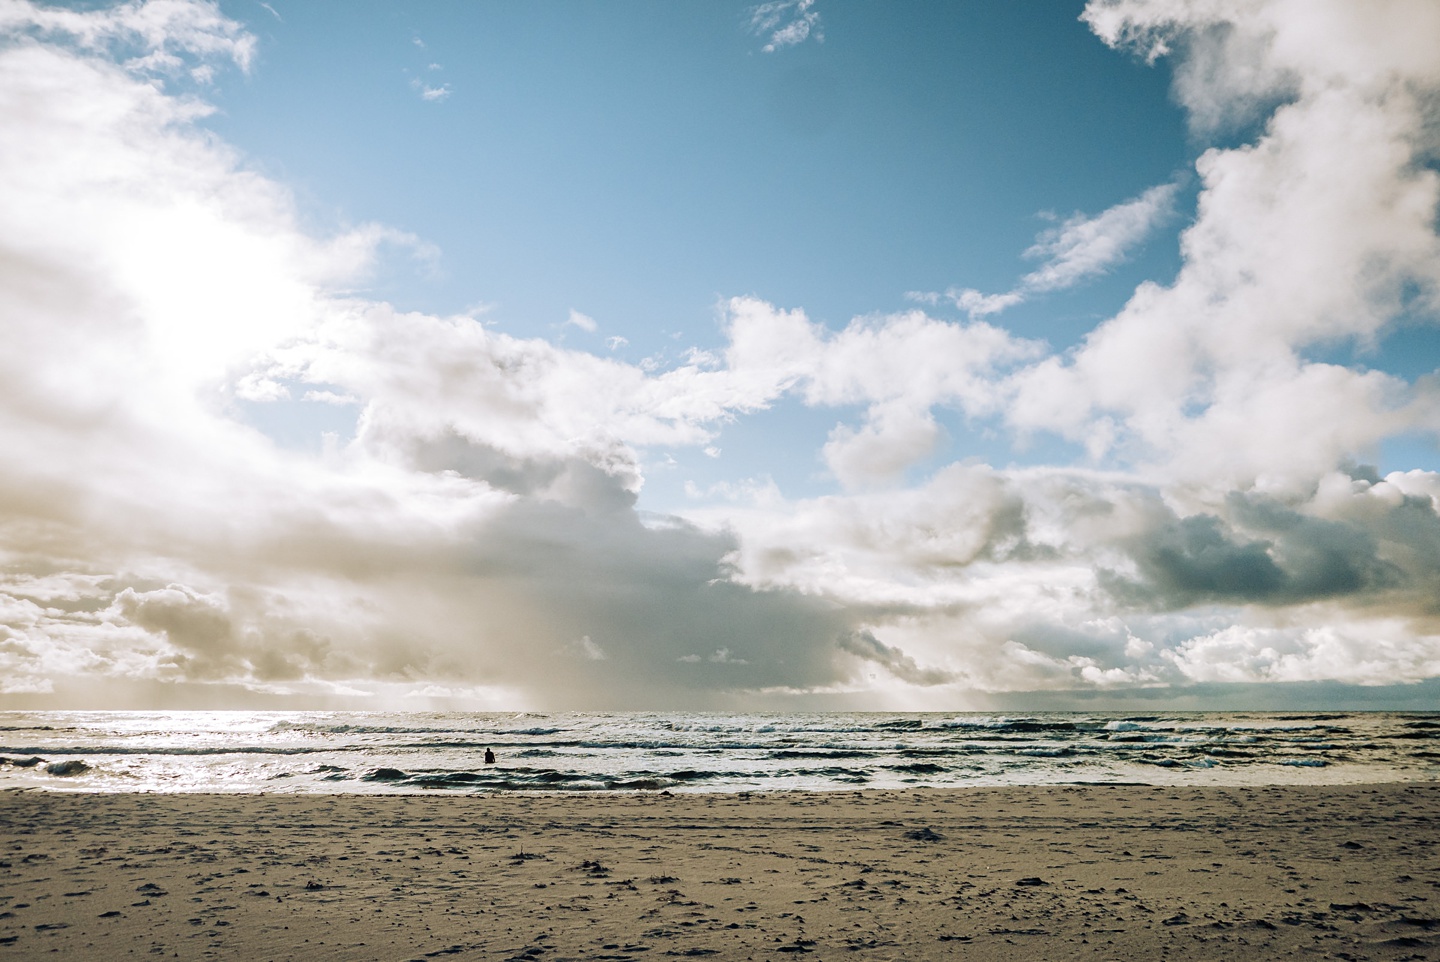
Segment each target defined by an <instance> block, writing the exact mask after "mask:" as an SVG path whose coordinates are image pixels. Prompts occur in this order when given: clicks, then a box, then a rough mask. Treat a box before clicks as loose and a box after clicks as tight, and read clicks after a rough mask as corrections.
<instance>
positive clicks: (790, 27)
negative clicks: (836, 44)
mask: <svg viewBox="0 0 1440 962" xmlns="http://www.w3.org/2000/svg"><path fill="white" fill-rule="evenodd" d="M814 6H815V0H771V2H768V3H762V4H759V5H758V6H754V7H751V8H750V10H749V11H748V12H749V14H750V24H749V28H750V32H751V33H753V34H756V35H757V36H765V35H768V37H767V39H766V43H765V46H764V47H762V48H761V49H762V50H764V51H765V52H766V53H774V52H775V51H777V50H781V49H783V48H785V47H793V46H795V45H796V44H801V43H804V42H805V41H806V40H808V39H811V38H814V40H815V42H816V43H822V42H824V40H825V35H824V33H823V32H822V31H821V28H820V11H818V10H815V9H813V8H814Z"/></svg>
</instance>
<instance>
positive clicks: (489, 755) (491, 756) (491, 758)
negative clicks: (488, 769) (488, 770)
mask: <svg viewBox="0 0 1440 962" xmlns="http://www.w3.org/2000/svg"><path fill="white" fill-rule="evenodd" d="M485 764H486V765H494V764H495V753H494V752H492V751H491V750H490V749H488V748H487V749H485Z"/></svg>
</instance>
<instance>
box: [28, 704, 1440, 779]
mask: <svg viewBox="0 0 1440 962" xmlns="http://www.w3.org/2000/svg"><path fill="white" fill-rule="evenodd" d="M487 748H488V749H491V750H493V751H494V752H495V753H496V756H497V760H496V763H495V764H493V765H486V764H485V763H484V753H485V750H486V749H487ZM0 759H3V761H0V789H14V788H44V789H51V790H63V791H91V792H134V791H158V792H286V793H366V794H386V793H415V792H447V793H463V792H521V791H536V790H540V791H549V792H568V791H639V792H643V791H686V792H742V791H748V792H753V791H777V790H798V789H803V790H812V791H813V790H834V789H846V790H855V789H901V788H920V787H932V788H953V787H962V786H984V785H1050V784H1097V783H1139V784H1151V785H1278V784H1297V783H1309V784H1342V783H1350V784H1353V783H1380V782H1395V781H1434V780H1437V779H1440V713H1414V712H1411V713H1391V712H1333V713H1331V712H1327V713H1319V714H1304V713H1293V712H1288V713H1235V712H1167V713H1147V714H1127V713H1084V714H1078V713H1059V712H1057V713H1037V714H1024V715H984V714H967V713H816V714H811V713H790V714H723V713H665V712H660V713H632V712H624V713H618V712H617V713H600V712H587V713H556V714H535V713H471V712H453V713H409V712H407V713H388V712H192V711H185V712H102V711H92V712H0Z"/></svg>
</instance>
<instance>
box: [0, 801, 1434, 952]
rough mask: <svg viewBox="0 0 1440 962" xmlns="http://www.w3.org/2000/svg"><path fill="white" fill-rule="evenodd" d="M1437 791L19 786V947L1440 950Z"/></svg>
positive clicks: (14, 838)
mask: <svg viewBox="0 0 1440 962" xmlns="http://www.w3.org/2000/svg"><path fill="white" fill-rule="evenodd" d="M1437 814H1440V786H1437V785H1430V784H1426V785H1408V786H1407V785H1385V786H1360V787H1345V788H1329V787H1298V788H1297V787H1289V788H1253V789H1235V788H1207V789H1172V788H1150V787H1124V786H1107V787H1098V786H1095V787H1092V786H1082V787H1055V788H1022V789H975V790H968V791H918V792H864V793H853V792H852V793H844V794H839V793H826V794H775V795H752V796H749V797H746V796H743V795H741V796H736V795H710V796H706V795H673V796H668V795H662V794H645V795H618V796H617V795H568V796H525V797H517V796H513V795H512V796H473V797H456V796H407V797H394V796H391V797H359V796H276V795H260V796H257V795H244V796H217V795H80V794H75V795H71V794H51V793H41V792H5V793H0V849H3V850H0V959H6V960H11V959H13V960H22V959H41V958H53V957H55V955H56V954H57V953H58V955H59V956H60V957H62V958H67V959H84V960H92V959H93V960H106V959H135V958H146V957H151V956H154V957H156V958H179V959H206V958H213V959H227V960H251V959H255V960H285V959H296V960H314V962H318V960H326V959H384V960H409V959H440V960H446V959H454V960H457V962H458V960H471V959H473V960H480V959H485V960H492V959H493V960H502V959H521V960H534V962H559V960H563V959H593V960H607V962H623V960H638V962H647V960H659V959H663V958H674V957H695V958H699V957H705V958H711V959H715V960H730V959H786V958H798V957H801V956H807V957H809V958H812V959H846V960H855V962H861V960H877V959H911V960H923V959H967V960H990V959H1006V960H1045V959H1055V960H1060V959H1066V960H1069V959H1101V960H1132V959H1133V960H1146V962H1153V960H1184V959H1206V960H1215V959H1276V958H1283V957H1287V956H1293V957H1297V958H1316V959H1321V958H1340V959H1440V854H1437V847H1436V842H1437V840H1440V825H1437V820H1436V816H1437Z"/></svg>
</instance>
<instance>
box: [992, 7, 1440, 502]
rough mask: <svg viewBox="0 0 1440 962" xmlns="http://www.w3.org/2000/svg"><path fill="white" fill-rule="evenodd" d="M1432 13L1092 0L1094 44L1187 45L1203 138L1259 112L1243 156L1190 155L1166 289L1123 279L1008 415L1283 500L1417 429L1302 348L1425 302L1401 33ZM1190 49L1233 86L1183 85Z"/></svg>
mask: <svg viewBox="0 0 1440 962" xmlns="http://www.w3.org/2000/svg"><path fill="white" fill-rule="evenodd" d="M1436 16H1437V14H1436V12H1435V10H1434V8H1433V7H1432V6H1429V5H1426V4H1419V5H1415V4H1404V3H1392V4H1377V5H1375V7H1374V8H1373V9H1372V10H1369V11H1368V12H1367V13H1366V15H1365V17H1364V18H1360V17H1359V15H1358V13H1357V12H1356V11H1355V9H1354V8H1353V7H1351V6H1349V5H1346V4H1343V3H1342V4H1334V3H1318V2H1317V3H1315V4H1307V5H1306V6H1305V9H1304V10H1303V12H1302V11H1300V10H1298V9H1296V8H1294V7H1293V6H1287V5H1286V4H1283V3H1268V4H1253V5H1242V6H1236V5H1232V4H1225V3H1220V2H1213V3H1193V4H1186V5H1183V6H1182V5H1168V6H1167V5H1135V4H1130V3H1125V2H1116V3H1097V4H1094V5H1092V6H1091V8H1090V11H1089V13H1088V14H1087V17H1088V18H1089V19H1090V20H1091V22H1092V24H1093V25H1094V26H1095V28H1096V30H1097V32H1099V33H1100V34H1101V36H1102V37H1103V38H1105V39H1107V40H1108V41H1109V42H1111V43H1115V44H1136V45H1139V46H1141V47H1142V49H1143V50H1145V51H1147V52H1149V53H1152V54H1153V53H1156V52H1160V53H1164V52H1165V51H1167V50H1179V51H1186V52H1187V53H1184V54H1181V64H1180V67H1179V70H1178V74H1177V85H1178V90H1179V93H1180V96H1181V99H1182V102H1184V103H1185V104H1186V105H1187V106H1189V107H1190V108H1191V110H1192V112H1198V113H1199V114H1201V115H1204V116H1203V118H1202V119H1203V124H1202V126H1209V125H1213V123H1214V122H1216V121H1215V117H1212V116H1210V114H1211V113H1214V112H1215V111H1221V112H1226V111H1235V112H1239V113H1241V114H1243V113H1244V111H1246V110H1249V109H1251V108H1252V107H1253V106H1254V105H1255V103H1257V102H1260V101H1265V100H1266V99H1267V98H1278V99H1272V100H1270V101H1269V102H1270V103H1271V109H1273V113H1272V114H1271V116H1270V119H1269V121H1268V123H1267V124H1266V125H1265V126H1264V128H1263V129H1262V130H1260V131H1259V132H1258V134H1257V138H1256V140H1255V142H1254V143H1252V144H1245V145H1243V146H1240V147H1236V148H1212V149H1210V150H1208V151H1206V152H1205V153H1204V154H1203V155H1202V156H1201V158H1200V160H1199V161H1198V163H1197V165H1196V169H1197V172H1198V174H1199V175H1200V181H1201V184H1200V186H1201V191H1200V195H1199V202H1198V212H1197V216H1196V220H1195V223H1194V224H1193V226H1191V227H1190V228H1188V229H1187V230H1186V231H1185V233H1184V234H1183V235H1182V254H1183V256H1184V264H1183V267H1182V269H1181V272H1180V275H1179V277H1178V278H1177V280H1176V281H1175V282H1174V283H1173V284H1172V285H1171V286H1169V287H1159V286H1156V285H1148V284H1147V285H1142V286H1141V287H1140V288H1139V289H1138V290H1137V291H1136V293H1135V295H1134V296H1133V298H1132V299H1131V301H1130V302H1129V304H1128V305H1127V306H1126V307H1125V309H1124V310H1123V311H1122V312H1121V313H1120V314H1119V315H1118V316H1117V317H1115V318H1114V319H1112V320H1110V321H1108V322H1106V323H1105V324H1103V325H1101V326H1100V327H1099V328H1098V329H1097V330H1095V331H1094V332H1092V334H1091V335H1090V336H1089V337H1088V338H1087V339H1086V341H1085V343H1084V344H1083V345H1082V346H1081V347H1080V348H1079V349H1078V350H1077V351H1075V352H1074V354H1073V355H1072V356H1071V357H1070V358H1068V359H1065V360H1064V361H1060V360H1052V361H1047V362H1046V363H1045V364H1043V365H1041V366H1039V367H1037V368H1035V369H1033V370H1031V371H1027V372H1024V373H1022V374H1020V375H1018V376H1017V377H1016V379H1015V386H1016V390H1017V398H1016V402H1015V406H1014V407H1013V408H1012V410H1011V414H1010V420H1011V423H1012V424H1013V425H1014V426H1015V427H1016V428H1017V429H1019V430H1021V431H1033V430H1037V429H1044V430H1053V431H1058V432H1060V433H1062V434H1064V435H1065V436H1067V437H1070V438H1072V439H1074V440H1077V441H1080V442H1082V443H1085V444H1086V445H1087V446H1088V447H1090V449H1091V450H1092V451H1095V452H1097V453H1112V452H1118V453H1121V454H1122V455H1124V456H1125V457H1128V458H1131V459H1135V460H1142V461H1143V460H1151V461H1153V462H1155V463H1157V464H1164V465H1168V466H1169V470H1170V471H1171V472H1172V473H1173V474H1174V475H1175V476H1176V477H1183V478H1186V479H1188V480H1190V481H1191V482H1194V483H1212V484H1214V485H1216V486H1218V487H1222V488H1223V487H1227V486H1233V485H1240V486H1245V485H1250V484H1257V483H1258V484H1263V485H1266V486H1275V485H1279V486H1297V485H1298V486H1303V485H1305V484H1307V483H1308V481H1309V479H1311V478H1313V477H1314V476H1315V475H1316V473H1317V472H1319V471H1323V470H1325V469H1326V468H1328V467H1329V466H1331V465H1333V464H1335V463H1337V461H1338V460H1339V459H1340V458H1342V457H1344V456H1346V455H1349V456H1352V457H1353V456H1360V455H1362V454H1363V453H1364V452H1365V451H1367V450H1368V449H1371V448H1373V446H1374V445H1376V444H1378V442H1379V441H1380V440H1381V439H1382V438H1384V437H1386V436H1389V435H1391V434H1394V433H1398V432H1402V431H1405V430H1433V422H1430V421H1429V420H1428V418H1429V415H1430V413H1431V412H1432V411H1433V401H1432V400H1431V398H1430V396H1429V394H1430V393H1432V392H1430V391H1429V390H1428V389H1426V388H1424V387H1423V386H1422V387H1418V388H1412V387H1411V386H1410V385H1407V384H1405V383H1404V382H1403V381H1401V380H1399V379H1396V378H1392V377H1388V376H1386V375H1384V374H1380V373H1377V372H1371V373H1365V372H1362V371H1359V370H1354V369H1346V368H1337V367H1333V366H1330V365H1325V364H1318V363H1315V362H1311V361H1307V360H1306V359H1305V356H1304V352H1305V351H1306V350H1307V349H1310V348H1313V347H1316V346H1319V345H1325V344H1333V343H1335V342H1337V341H1343V340H1346V339H1348V340H1351V341H1352V342H1354V343H1358V344H1361V345H1363V344H1366V343H1368V342H1369V341H1370V340H1372V339H1374V338H1376V337H1377V336H1379V335H1380V334H1381V333H1382V331H1383V330H1384V328H1385V326H1386V324H1387V323H1388V322H1390V321H1391V320H1392V319H1394V318H1395V317H1396V316H1397V315H1398V313H1399V312H1400V311H1401V310H1402V309H1403V308H1404V307H1405V305H1406V304H1407V302H1408V303H1410V304H1412V305H1413V306H1415V307H1422V306H1426V305H1428V307H1429V309H1430V310H1433V309H1434V307H1435V306H1436V305H1437V304H1440V295H1437V290H1440V241H1437V237H1436V234H1435V230H1434V212H1435V209H1436V204H1437V200H1440V176H1437V174H1436V172H1435V171H1434V170H1433V169H1430V167H1428V166H1427V165H1426V164H1425V163H1423V158H1424V157H1427V156H1433V152H1434V151H1435V150H1436V149H1437V148H1440V143H1437V142H1436V138H1435V133H1434V131H1435V130H1436V127H1435V126H1434V124H1433V117H1432V118H1431V119H1430V120H1427V119H1426V118H1427V116H1428V115H1427V111H1433V106H1427V105H1433V103H1434V99H1433V98H1434V95H1435V92H1436V90H1437V88H1440V67H1437V66H1436V64H1435V63H1434V60H1435V58H1434V57H1433V56H1428V57H1427V56H1424V55H1421V53H1420V52H1419V49H1418V46H1417V43H1416V41H1415V40H1414V39H1413V38H1414V36H1415V31H1416V29H1417V27H1418V25H1421V24H1423V23H1424V22H1426V21H1427V20H1430V19H1434V18H1435V17H1436ZM1417 18H1418V19H1417ZM1362 19H1363V21H1364V25H1363V27H1362V26H1361V20H1362ZM1352 29H1353V31H1354V32H1353V33H1352ZM1216 37H1220V38H1223V42H1222V41H1221V40H1216V39H1215V38H1216ZM1196 38H1199V39H1196ZM1192 42H1193V43H1198V44H1199V45H1200V47H1201V48H1203V49H1204V51H1205V53H1204V56H1205V57H1208V58H1210V60H1209V61H1207V62H1206V66H1205V68H1204V70H1203V71H1202V74H1203V76H1206V77H1208V76H1211V75H1213V74H1215V73H1216V72H1217V71H1219V72H1221V73H1224V74H1226V75H1227V76H1231V77H1234V78H1242V79H1243V84H1244V85H1245V89H1244V91H1237V90H1231V89H1227V88H1223V87H1217V86H1216V85H1215V84H1212V83H1208V82H1202V79H1197V78H1201V74H1196V73H1194V69H1198V68H1194V69H1192V67H1191V65H1192V64H1193V63H1194V61H1193V60H1192V59H1188V58H1189V57H1190V56H1191V55H1190V54H1189V53H1188V51H1191V50H1192V46H1191V44H1192ZM1319 51H1325V52H1326V54H1327V56H1321V55H1320V53H1319ZM1328 55H1333V57H1332V56H1328ZM1215 58H1219V59H1218V60H1216V59H1215ZM1222 68H1223V69H1222ZM1236 83H1241V80H1237V81H1236ZM1187 84H1192V85H1194V84H1199V85H1200V87H1203V90H1204V91H1205V92H1206V95H1205V96H1202V94H1201V92H1200V91H1199V89H1198V88H1197V89H1194V90H1192V89H1190V87H1187V86H1186V85H1187ZM1425 91H1429V93H1428V94H1426V93H1424V92H1425ZM1427 97H1428V99H1427ZM1207 112H1209V113H1207ZM1339 144H1344V145H1345V147H1344V149H1337V145H1339Z"/></svg>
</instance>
